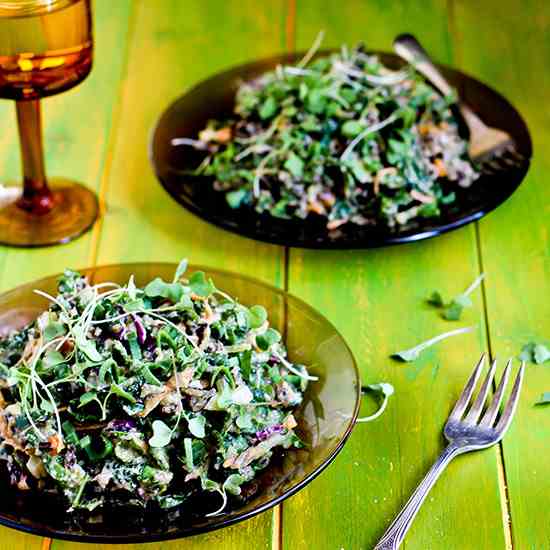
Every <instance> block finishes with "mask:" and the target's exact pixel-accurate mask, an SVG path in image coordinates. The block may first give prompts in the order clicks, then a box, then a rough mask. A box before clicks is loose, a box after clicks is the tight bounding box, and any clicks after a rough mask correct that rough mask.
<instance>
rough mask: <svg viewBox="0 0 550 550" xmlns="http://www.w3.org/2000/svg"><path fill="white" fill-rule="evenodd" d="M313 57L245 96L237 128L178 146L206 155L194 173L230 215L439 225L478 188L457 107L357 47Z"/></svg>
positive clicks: (217, 129) (213, 128)
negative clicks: (240, 211)
mask: <svg viewBox="0 0 550 550" xmlns="http://www.w3.org/2000/svg"><path fill="white" fill-rule="evenodd" d="M318 45H319V44H318V43H316V44H315V45H314V47H313V48H312V50H310V52H308V54H307V55H306V56H305V57H304V58H303V59H302V61H301V62H300V63H298V64H297V65H296V66H279V67H277V69H276V70H275V71H273V72H268V73H265V74H264V75H262V76H261V77H259V78H258V79H256V80H254V81H252V82H248V83H245V84H243V85H242V86H241V87H240V89H239V90H238V93H237V97H236V107H235V116H234V117H233V118H231V119H229V120H218V121H216V120H213V121H210V122H209V124H208V126H207V127H206V128H205V129H204V130H203V131H201V132H200V134H199V136H198V139H196V140H195V139H186V138H182V139H175V140H173V142H172V143H173V145H184V146H192V147H195V148H196V149H199V150H203V151H206V152H207V156H206V157H205V159H204V161H203V162H202V164H201V165H200V166H199V168H198V169H197V170H196V173H197V174H202V175H206V176H210V177H211V180H213V186H214V188H215V189H216V190H218V191H220V192H223V193H225V195H226V199H227V202H228V203H229V205H230V206H231V207H232V208H240V207H243V206H245V207H248V208H253V209H255V210H256V211H257V212H259V213H262V212H267V213H269V214H270V215H272V216H275V217H277V218H289V219H292V218H294V219H296V218H298V219H305V218H306V217H308V216H310V215H312V216H320V217H321V218H323V219H324V220H325V221H326V227H327V229H328V230H334V229H336V228H337V227H339V226H342V225H344V224H347V223H353V224H358V225H364V224H369V223H372V224H374V223H380V222H381V223H382V224H384V225H387V226H390V227H399V226H402V225H404V224H407V223H408V222H409V221H410V220H413V219H418V218H431V217H437V216H439V215H440V211H441V207H442V206H444V205H449V204H451V203H453V202H454V201H455V200H456V191H457V190H458V189H460V188H467V187H469V186H470V185H472V183H473V182H474V181H475V180H476V179H477V177H478V173H477V172H476V170H475V169H474V167H473V166H472V164H471V162H470V160H469V158H468V154H467V143H466V142H465V141H464V139H462V138H461V137H460V135H459V132H458V123H457V120H456V119H455V117H454V116H453V113H452V111H451V109H450V105H451V104H452V103H453V101H454V98H453V97H442V96H441V95H440V94H439V93H438V92H436V91H435V89H434V88H433V87H432V86H430V85H429V84H428V83H427V82H426V81H425V80H424V78H423V77H421V76H420V75H419V74H418V73H417V72H416V71H415V70H414V69H413V68H412V67H411V66H406V67H404V68H403V69H401V70H398V71H393V70H390V69H388V68H386V67H385V66H384V65H383V64H382V63H381V61H380V59H379V58H378V57H377V56H376V55H371V54H368V53H366V51H365V50H364V48H363V47H362V46H357V47H355V48H354V49H352V50H348V49H347V48H346V47H342V49H341V51H340V52H339V53H334V54H332V55H328V56H323V57H319V58H316V59H314V60H312V58H313V57H314V55H313V54H314V52H315V49H316V48H317V47H318ZM208 185H212V183H208Z"/></svg>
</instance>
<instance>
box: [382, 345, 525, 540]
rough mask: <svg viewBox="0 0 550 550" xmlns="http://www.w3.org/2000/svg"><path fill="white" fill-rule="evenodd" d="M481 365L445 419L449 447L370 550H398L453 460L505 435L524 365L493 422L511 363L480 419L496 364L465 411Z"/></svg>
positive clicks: (479, 365) (492, 443) (484, 447)
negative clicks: (436, 483)
mask: <svg viewBox="0 0 550 550" xmlns="http://www.w3.org/2000/svg"><path fill="white" fill-rule="evenodd" d="M484 363H485V354H484V355H482V356H481V359H480V360H479V363H478V364H477V365H476V368H475V369H474V372H473V373H472V375H471V376H470V378H469V380H468V382H467V383H466V386H465V387H464V389H463V390H462V393H461V394H460V397H459V398H458V401H457V402H456V404H455V406H454V408H453V410H452V411H451V414H450V415H449V418H448V419H447V423H446V424H445V428H444V430H443V433H444V434H445V437H446V439H447V440H448V441H449V444H448V445H447V447H446V448H445V450H444V451H443V452H442V453H441V455H440V457H439V458H438V459H437V461H436V462H435V464H434V465H433V466H432V468H431V469H430V471H429V472H428V473H427V474H426V477H425V478H424V479H423V480H422V482H421V483H420V485H419V486H418V487H417V489H416V491H415V492H414V493H413V494H412V496H411V498H410V499H409V500H408V502H407V504H405V507H404V508H403V509H402V510H401V512H399V514H398V515H397V517H396V518H395V519H394V520H393V523H392V524H391V525H390V526H389V528H388V530H387V531H386V532H385V533H384V536H383V537H382V538H381V539H380V541H379V542H378V544H377V545H376V546H375V547H374V550H396V549H397V548H399V545H400V544H401V542H402V541H403V539H404V538H405V534H406V533H407V531H408V530H409V527H410V526H411V524H412V522H413V520H414V518H415V516H416V514H417V512H418V510H419V509H420V506H421V505H422V503H423V502H424V500H425V498H426V496H427V495H428V493H429V491H430V489H431V488H432V487H433V485H434V484H435V482H436V481H437V479H438V478H439V476H440V475H441V473H442V472H443V470H444V469H445V468H446V467H447V465H448V464H449V462H451V460H452V459H453V458H454V457H455V456H457V455H460V454H463V453H468V452H470V451H478V450H480V449H487V448H488V447H491V446H492V445H495V444H496V443H498V442H499V441H500V440H501V439H502V438H503V436H504V434H505V433H506V430H507V429H508V427H509V426H510V422H511V421H512V417H513V416H514V412H515V410H516V405H517V404H518V398H519V392H520V390H521V382H522V380H523V371H524V369H525V364H524V363H522V364H521V367H520V369H519V372H518V374H517V377H516V380H515V382H514V386H513V388H512V392H511V393H510V397H509V398H508V402H507V403H506V406H505V407H504V410H503V412H502V414H501V415H500V417H499V419H498V420H497V416H498V413H499V410H500V405H501V402H502V400H503V396H504V390H505V389H506V385H507V383H508V378H509V376H510V369H511V365H512V360H511V359H510V360H509V361H508V363H507V365H506V368H505V369H504V373H503V374H502V378H501V380H500V384H499V386H498V388H497V390H496V393H495V395H494V397H493V399H492V401H491V402H490V404H489V403H487V404H488V407H487V410H486V411H485V413H484V414H483V416H481V415H482V412H483V408H484V405H485V401H486V400H487V395H488V394H489V390H490V389H491V384H492V381H493V378H494V375H495V369H496V361H493V363H492V365H491V367H490V369H489V372H488V373H487V376H486V377H485V380H484V381H483V384H482V385H481V389H480V390H479V394H478V396H477V398H476V400H475V401H474V403H473V404H472V405H471V407H470V408H469V410H468V411H466V409H467V407H468V405H469V404H470V401H471V399H472V395H473V393H474V390H475V387H476V385H477V381H478V379H479V376H480V374H481V371H482V370H483V365H484ZM480 417H481V420H480Z"/></svg>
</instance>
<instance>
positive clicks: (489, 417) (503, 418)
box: [449, 353, 525, 438]
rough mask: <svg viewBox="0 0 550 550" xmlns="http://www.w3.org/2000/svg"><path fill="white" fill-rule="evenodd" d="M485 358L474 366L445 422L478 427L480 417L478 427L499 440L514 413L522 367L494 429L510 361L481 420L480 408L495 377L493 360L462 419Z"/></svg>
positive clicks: (495, 363) (508, 374) (522, 365)
mask: <svg viewBox="0 0 550 550" xmlns="http://www.w3.org/2000/svg"><path fill="white" fill-rule="evenodd" d="M485 358H486V354H485V353H484V354H483V355H482V356H481V359H480V360H479V362H478V364H477V365H476V367H475V368H474V371H473V372H472V374H471V376H470V378H469V379H468V382H467V383H466V386H465V387H464V389H463V390H462V393H461V394H460V397H459V398H458V400H457V402H456V404H455V406H454V408H453V410H452V411H451V414H450V415H449V421H455V422H459V421H461V422H463V423H464V424H467V425H474V424H476V423H478V420H479V418H480V417H481V420H479V423H478V425H479V426H480V427H482V428H489V429H494V430H495V431H496V432H497V433H498V435H499V438H500V437H502V436H503V435H504V433H505V432H506V430H507V429H508V427H509V425H510V422H511V420H512V417H513V416H514V412H515V410H516V406H517V403H518V398H519V393H520V389H521V383H522V380H523V373H524V370H525V363H524V362H522V363H521V367H520V368H519V371H518V374H517V376H516V379H515V381H514V385H513V387H512V391H511V393H510V397H509V399H508V402H507V403H506V406H505V407H504V410H503V411H502V414H501V415H500V418H499V419H498V422H497V423H496V425H495V421H496V419H497V416H498V413H499V410H500V406H501V403H502V401H503V397H504V392H505V390H506V386H507V384H508V378H509V377H510V370H511V368H512V359H509V360H508V362H507V364H506V368H505V369H504V372H503V373H502V377H501V379H500V383H499V385H498V388H497V390H496V392H495V394H494V396H493V398H492V400H491V401H490V403H487V405H488V406H487V409H486V410H485V412H484V414H483V416H482V412H483V407H484V405H485V404H486V401H487V396H488V394H489V391H490V389H491V385H492V382H493V378H494V375H495V370H496V365H497V362H496V360H494V361H493V362H492V364H491V366H490V368H489V372H488V373H487V375H486V377H485V379H484V381H483V383H482V384H481V388H480V390H479V393H478V395H477V398H476V400H475V401H474V403H473V404H472V405H471V407H470V409H469V410H468V412H467V414H466V416H464V414H465V413H466V409H467V407H468V405H469V403H470V401H471V398H472V395H473V393H474V390H475V387H476V385H477V382H478V380H479V377H480V375H481V371H482V370H483V367H484V364H485ZM463 417H464V418H463Z"/></svg>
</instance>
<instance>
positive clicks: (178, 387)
mask: <svg viewBox="0 0 550 550" xmlns="http://www.w3.org/2000/svg"><path fill="white" fill-rule="evenodd" d="M186 267H187V263H186V262H185V261H183V262H181V263H180V265H179V267H178V269H177V272H176V273H175V275H174V278H173V280H170V281H164V280H162V279H160V278H156V279H154V280H152V281H151V282H149V283H148V284H147V285H146V286H145V287H144V288H139V287H137V286H136V284H135V282H134V280H133V278H130V280H129V281H128V283H127V284H126V285H119V284H115V283H100V284H91V283H90V282H89V281H88V280H87V279H86V278H85V277H83V276H81V275H80V274H79V273H77V272H74V271H69V270H67V271H65V273H64V275H63V276H62V277H61V278H60V280H59V287H58V294H57V296H50V295H48V294H45V293H43V292H41V291H38V290H37V291H36V292H37V293H39V294H41V295H43V296H44V297H46V298H47V299H48V300H49V301H50V306H49V308H48V310H47V311H44V312H43V313H42V314H41V315H40V316H39V317H38V319H36V321H34V322H33V323H31V324H29V325H28V326H26V327H24V328H23V329H21V330H18V331H15V332H13V333H12V334H10V335H9V336H7V337H5V338H3V339H2V340H0V459H1V461H2V463H3V464H4V466H5V468H6V469H7V472H8V475H9V478H10V482H11V483H12V484H13V485H15V486H17V487H18V488H19V489H21V490H34V491H44V492H54V493H59V494H60V495H62V497H63V498H64V499H65V502H66V508H67V510H68V511H70V512H72V511H75V510H88V511H92V510H94V509H97V508H100V507H103V506H106V505H109V506H111V505H115V506H118V505H125V506H137V507H141V508H143V507H150V506H153V507H156V508H160V509H168V508H172V507H175V506H178V505H180V504H182V503H184V502H185V501H188V500H189V499H192V498H193V497H194V496H195V495H200V494H204V493H216V494H218V495H219V497H217V498H219V507H218V509H217V510H216V511H214V512H212V513H220V512H221V511H222V510H223V509H224V508H225V506H226V504H227V501H228V497H229V495H239V494H241V491H243V489H244V488H246V485H247V484H248V483H249V482H251V481H252V480H253V479H254V478H255V477H256V476H257V474H258V472H260V471H262V470H264V469H265V468H267V467H268V466H269V464H270V461H271V459H272V456H273V454H274V453H275V452H277V451H278V450H281V449H289V448H291V447H300V446H302V445H303V444H302V442H301V440H300V438H299V437H298V435H297V434H296V432H295V428H296V426H297V421H296V419H295V417H294V413H295V411H296V409H297V407H298V406H299V405H300V403H301V402H302V400H303V396H304V391H305V389H306V387H307V384H308V382H309V381H311V380H315V377H313V376H310V375H309V374H308V371H307V369H306V367H305V366H303V365H299V364H294V363H292V362H291V361H290V360H289V359H288V357H287V352H286V349H285V346H284V343H283V342H282V340H281V334H280V333H279V332H278V331H277V330H275V329H274V328H272V327H271V326H270V324H269V319H268V314H267V312H266V310H265V309H264V308H263V307H262V306H260V305H255V306H252V307H250V308H249V307H245V306H244V305H242V304H240V303H239V302H237V301H236V300H235V299H233V298H232V297H231V296H229V295H227V294H226V293H224V292H222V291H220V290H218V289H217V288H216V287H215V285H214V282H213V281H212V280H211V279H208V278H207V277H206V276H205V274H204V273H203V272H195V273H192V274H191V275H190V276H188V275H186V273H185V272H186ZM216 506H217V505H216Z"/></svg>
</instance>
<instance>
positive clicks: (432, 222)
mask: <svg viewBox="0 0 550 550" xmlns="http://www.w3.org/2000/svg"><path fill="white" fill-rule="evenodd" d="M327 53H328V52H321V53H320V54H319V55H323V54H327ZM376 53H377V54H378V55H380V57H381V58H382V60H383V62H384V63H385V64H387V65H388V66H390V67H395V68H397V67H399V66H402V64H403V63H402V61H401V60H400V59H399V58H398V57H397V56H395V55H392V54H387V53H379V52H376ZM300 57H301V54H296V55H282V56H277V57H272V58H269V59H263V60H260V61H255V62H253V63H248V64H246V65H240V66H238V67H235V68H232V69H230V70H228V71H225V72H222V73H219V74H217V75H215V76H213V77H211V78H208V79H207V80H205V81H203V82H201V83H200V84H198V85H197V86H195V87H194V88H192V89H191V90H190V91H188V92H187V93H186V94H185V95H183V96H182V97H180V98H179V99H178V100H176V101H175V102H174V103H173V104H172V105H171V106H170V107H168V109H167V110H166V111H165V112H164V113H163V114H162V116H161V117H160V119H159V121H158V123H157V126H156V128H155V130H154V133H153V138H152V142H151V148H150V156H151V161H152V163H153V168H154V170H155V173H156V175H157V177H158V178H159V180H160V182H161V184H162V185H163V187H164V188H165V189H166V191H168V193H169V194H170V195H171V196H172V197H173V198H174V199H175V200H176V201H178V202H179V203H180V204H181V205H182V206H184V207H185V208H186V209H187V210H189V211H191V212H193V213H194V214H196V215H197V216H199V217H201V218H203V219H204V220H206V221H208V222H211V223H213V224H215V225H217V226H219V227H222V228H223V229H227V230H229V231H233V232H234V233H238V234H239V235H243V236H245V237H249V238H251V239H256V240H259V241H265V242H269V243H275V244H281V245H286V246H297V247H303V248H341V249H346V248H372V247H378V246H386V245H391V244H398V243H406V242H410V241H418V240H422V239H427V238H430V237H435V236H436V235H439V234H441V233H445V232H447V231H450V230H452V229H457V228H459V227H462V226H463V225H466V224H468V223H470V222H472V221H474V220H477V219H479V218H481V217H482V216H485V215H486V214H487V213H489V212H490V211H491V210H494V209H495V208H496V207H497V206H499V205H500V204H501V203H503V202H504V201H505V200H506V199H508V197H510V195H511V194H512V193H513V192H514V191H515V190H516V189H517V187H518V186H519V184H520V183H521V182H522V180H523V178H524V177H525V174H526V173H527V170H528V168H529V159H530V158H531V153H532V148H531V138H530V136H529V131H528V129H527V126H526V124H525V122H524V121H523V119H522V117H521V115H520V114H519V113H518V112H517V111H516V109H514V107H513V106H512V105H511V104H510V103H509V102H508V101H507V100H506V99H505V98H504V97H502V96H501V95H500V94H499V93H497V92H496V91H494V90H492V89H491V88H489V87H488V86H486V85H485V84H482V83H481V82H479V81H478V80H475V79H474V78H472V77H470V76H467V75H465V74H463V73H461V72H459V71H456V70H454V69H450V68H448V67H444V66H440V69H441V70H442V71H443V74H444V75H445V76H446V77H447V79H448V80H449V81H450V82H451V84H452V85H453V86H454V87H455V88H456V89H457V91H458V93H459V96H460V97H461V98H462V99H463V100H464V101H465V102H467V103H468V104H469V105H470V106H472V107H473V109H474V110H475V111H476V112H477V113H478V114H479V115H480V116H481V118H482V119H483V120H484V121H485V122H486V123H487V124H490V125H491V126H495V127H497V128H501V129H503V130H505V131H506V132H508V133H509V134H510V135H511V136H512V137H513V138H514V140H515V141H516V143H517V148H518V150H519V152H520V153H521V154H522V155H523V156H524V157H525V158H526V159H527V160H526V161H525V163H524V164H523V165H522V166H521V167H519V168H516V169H510V170H508V171H506V172H502V173H500V174H498V175H491V176H489V175H484V176H482V177H481V178H480V179H479V180H478V181H476V183H475V184H474V185H473V186H472V187H470V188H469V189H466V190H462V191H461V192H459V193H458V194H457V201H456V202H455V203H454V204H453V205H450V206H449V207H447V208H446V210H444V211H443V212H442V215H441V216H440V217H439V218H431V219H423V220H420V221H415V222H414V223H411V224H409V225H408V226H406V227H402V228H400V229H389V228H387V227H385V226H383V225H381V224H380V225H376V226H362V227H361V226H357V225H353V224H347V225H346V226H344V227H341V228H339V230H338V231H334V232H330V233H329V232H328V231H327V229H326V227H325V221H324V220H323V219H321V218H312V217H310V218H308V219H307V220H304V221H295V220H281V219H277V218H274V217H272V216H270V215H268V214H258V213H256V212H255V211H254V210H252V209H251V208H245V207H243V208H239V209H237V210H234V209H231V208H230V207H229V206H228V205H227V203H226V201H225V196H224V193H220V192H216V191H214V190H213V189H212V186H211V185H210V182H209V181H207V178H205V177H197V176H189V175H186V174H185V172H188V171H189V170H191V169H193V168H194V167H196V166H198V164H199V163H200V160H201V159H202V157H201V154H200V153H199V152H196V151H194V150H193V149H192V148H190V147H181V146H177V147H175V146H173V145H171V141H172V139H174V138H180V137H188V138H195V139H196V137H197V134H198V132H199V131H200V130H202V129H203V128H204V127H205V126H206V123H207V121H208V120H210V119H223V118H228V117H230V116H231V114H232V112H233V107H234V103H235V101H234V100H235V92H236V91H237V88H238V87H239V85H240V83H242V82H243V81H248V80H251V79H253V78H255V77H257V76H258V75H260V74H262V73H264V72H265V71H269V70H272V69H274V68H275V67H276V66H277V65H278V64H289V63H292V62H294V61H295V60H296V59H297V58H300Z"/></svg>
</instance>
